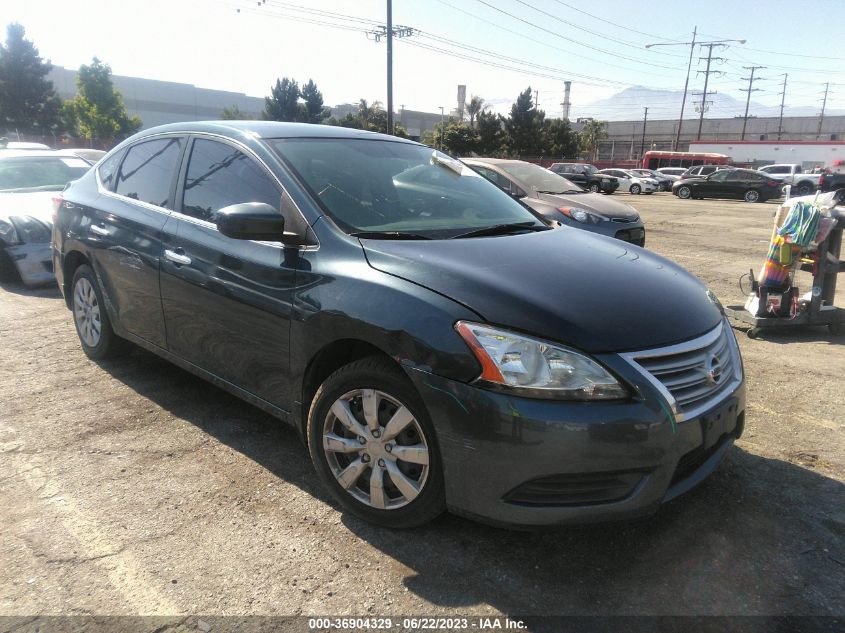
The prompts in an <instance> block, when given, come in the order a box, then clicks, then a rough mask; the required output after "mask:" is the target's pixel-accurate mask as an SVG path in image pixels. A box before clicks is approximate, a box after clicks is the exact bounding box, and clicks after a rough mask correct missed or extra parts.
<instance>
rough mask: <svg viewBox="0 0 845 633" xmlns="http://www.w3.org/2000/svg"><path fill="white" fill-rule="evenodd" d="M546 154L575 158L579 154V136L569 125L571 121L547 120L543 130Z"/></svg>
mask: <svg viewBox="0 0 845 633" xmlns="http://www.w3.org/2000/svg"><path fill="white" fill-rule="evenodd" d="M543 141H544V154H546V155H547V156H559V157H562V158H574V157H575V155H576V154H577V153H578V149H579V143H578V135H577V134H576V133H575V132H574V131H573V130H572V127H571V126H570V125H569V119H547V120H546V124H545V126H544V128H543Z"/></svg>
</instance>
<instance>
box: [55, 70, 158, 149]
mask: <svg viewBox="0 0 845 633" xmlns="http://www.w3.org/2000/svg"><path fill="white" fill-rule="evenodd" d="M111 74H112V72H111V67H110V66H109V65H108V64H105V63H103V62H101V61H100V60H99V59H97V58H96V57H95V58H94V59H93V60H92V62H91V64H89V65H85V64H83V65H82V66H80V67H79V73H78V75H77V77H76V88H77V91H76V96H75V97H74V98H73V99H70V100H69V101H66V102H65V107H64V112H65V115H66V119H67V122H68V124H69V127H70V128H71V129H72V130H74V133H75V134H76V135H77V136H79V137H81V138H85V139H89V140H90V139H111V138H118V137H121V136H128V135H130V134H132V133H134V132H137V131H138V129H139V128H140V127H141V119H139V118H138V117H136V116H135V117H130V116H129V115H128V114H127V113H126V106H125V105H124V104H123V97H122V96H121V94H120V92H118V91H117V90H115V89H114V85H113V84H112V80H111Z"/></svg>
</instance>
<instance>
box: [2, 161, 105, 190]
mask: <svg viewBox="0 0 845 633" xmlns="http://www.w3.org/2000/svg"><path fill="white" fill-rule="evenodd" d="M89 168H90V165H89V164H88V163H87V162H85V161H84V160H82V159H81V158H77V157H74V156H32V157H29V156H20V157H14V158H4V159H2V160H0V191H17V192H22V191H53V190H56V191H60V190H61V189H62V188H63V187H64V186H65V185H66V184H67V183H68V182H70V181H71V180H76V179H77V178H79V177H80V176H82V175H83V174H84V173H85V172H86V171H88V169H89Z"/></svg>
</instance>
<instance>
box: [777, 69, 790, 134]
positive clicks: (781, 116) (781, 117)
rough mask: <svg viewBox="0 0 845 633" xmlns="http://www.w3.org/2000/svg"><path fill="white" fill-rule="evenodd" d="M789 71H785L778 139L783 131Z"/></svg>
mask: <svg viewBox="0 0 845 633" xmlns="http://www.w3.org/2000/svg"><path fill="white" fill-rule="evenodd" d="M788 78H789V73H783V92H781V93H780V117H778V140H780V136H781V133H782V132H783V104H784V103H785V102H786V80H787V79H788Z"/></svg>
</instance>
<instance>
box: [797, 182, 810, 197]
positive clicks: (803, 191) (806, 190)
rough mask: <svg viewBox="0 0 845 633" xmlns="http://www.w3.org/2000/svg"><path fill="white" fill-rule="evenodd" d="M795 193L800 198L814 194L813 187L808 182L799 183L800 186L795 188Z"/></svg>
mask: <svg viewBox="0 0 845 633" xmlns="http://www.w3.org/2000/svg"><path fill="white" fill-rule="evenodd" d="M795 193H797V194H798V195H799V196H809V195H810V194H811V193H813V186H812V185H811V184H810V183H807V182H802V183H799V184H798V186H797V187H796V188H795Z"/></svg>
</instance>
